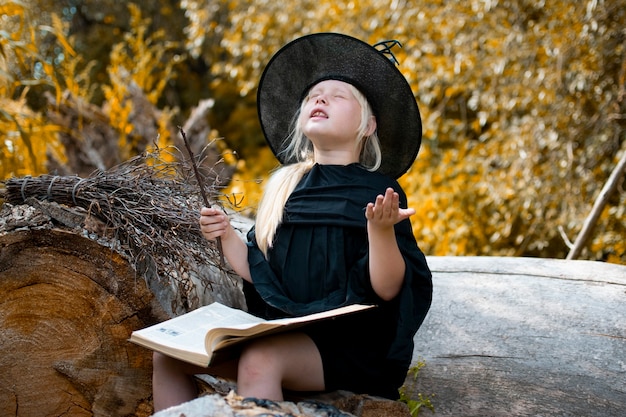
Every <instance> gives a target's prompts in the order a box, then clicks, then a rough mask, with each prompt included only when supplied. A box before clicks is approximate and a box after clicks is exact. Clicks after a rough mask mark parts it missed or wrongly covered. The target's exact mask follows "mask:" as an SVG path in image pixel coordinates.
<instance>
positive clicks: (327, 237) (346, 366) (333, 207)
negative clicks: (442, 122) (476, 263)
mask: <svg viewBox="0 0 626 417" xmlns="http://www.w3.org/2000/svg"><path fill="white" fill-rule="evenodd" d="M327 79H335V80H340V81H344V82H348V83H350V84H352V85H354V86H355V87H356V88H357V89H359V90H360V91H361V92H362V93H363V94H364V95H365V96H366V98H367V99H368V102H369V103H370V105H371V106H372V108H373V110H374V114H375V116H376V120H377V133H378V137H379V139H380V142H381V150H382V155H383V160H382V163H381V166H380V168H379V169H378V170H377V171H376V172H371V171H368V170H366V169H365V168H364V167H363V166H361V165H360V164H358V163H353V164H350V165H345V166H343V165H320V164H315V165H313V167H312V168H311V170H310V171H309V172H307V173H306V174H304V176H303V178H302V179H301V181H300V182H299V184H298V185H297V186H296V188H295V189H294V191H293V192H292V193H291V195H290V196H289V198H288V200H287V202H286V204H285V209H284V215H283V219H282V222H281V224H280V226H279V228H278V230H277V231H276V234H275V237H274V240H273V243H272V246H271V247H270V248H269V249H268V253H267V257H266V256H265V255H264V254H263V253H262V252H261V250H260V249H259V247H258V246H257V244H256V238H255V229H254V228H252V230H251V231H250V232H249V234H248V261H249V264H250V271H251V277H252V282H253V284H249V283H247V282H244V293H245V295H246V300H247V303H248V309H249V311H250V312H251V313H253V314H257V315H260V316H262V317H264V318H268V319H271V318H278V317H286V316H300V315H305V314H309V313H314V312H318V311H324V310H328V309H331V308H335V307H340V306H343V305H349V304H355V303H360V304H375V305H377V307H376V308H374V309H370V310H367V311H365V312H361V313H357V314H353V315H348V316H346V317H341V318H335V319H333V320H329V321H324V322H321V323H319V324H315V325H313V326H310V327H306V328H305V329H304V330H302V331H304V332H305V333H306V334H307V335H308V336H309V337H310V338H311V339H312V340H313V341H314V343H315V344H316V346H317V348H318V350H319V352H320V355H321V358H322V363H323V367H324V382H325V387H326V389H327V390H337V389H343V390H349V391H353V392H357V393H367V394H371V395H378V396H383V397H387V398H392V399H397V398H398V388H399V387H400V386H401V385H402V384H403V382H404V380H405V378H406V373H407V370H408V367H409V366H410V363H411V360H412V356H413V337H414V335H415V332H416V331H417V329H418V328H419V327H420V325H421V324H422V322H423V320H424V318H425V316H426V313H427V312H428V309H429V308H430V303H431V297H432V282H431V274H430V271H429V269H428V266H427V264H426V259H425V257H424V255H423V253H422V252H421V251H420V249H419V248H418V246H417V243H416V241H415V238H414V236H413V233H412V228H411V223H410V221H409V220H408V219H406V220H403V221H401V222H399V223H398V224H396V225H395V226H394V227H395V234H396V239H397V243H398V247H399V249H400V251H401V253H402V256H403V258H404V262H405V264H406V271H405V276H404V282H403V286H402V289H401V290H400V292H399V293H398V295H397V296H396V297H395V298H394V299H392V300H391V301H384V300H383V299H381V298H380V297H378V296H377V294H376V293H375V291H374V290H373V288H372V285H371V282H370V278H369V268H368V262H369V255H368V237H367V220H366V218H365V207H366V205H367V203H369V202H373V201H375V200H376V196H377V195H379V194H382V193H384V191H385V190H386V189H387V188H389V187H391V188H393V189H394V190H395V191H396V192H397V193H398V194H399V195H400V207H403V208H406V207H407V199H406V195H405V193H404V192H403V190H402V189H401V187H400V186H399V184H398V182H397V181H396V178H398V177H399V176H400V175H402V174H403V173H404V172H406V171H407V170H408V168H409V167H410V165H411V164H412V162H413V160H414V159H415V157H416V155H417V152H418V150H419V147H420V143H421V120H420V116H419V110H418V108H417V104H416V102H415V98H414V96H413V94H412V92H411V89H410V86H409V85H408V83H407V82H406V79H405V78H404V76H403V75H402V74H401V73H400V71H398V69H397V68H396V67H395V65H394V64H393V63H392V62H391V60H390V59H389V57H387V56H386V55H385V54H384V53H383V52H381V51H380V50H379V49H377V48H376V47H373V46H370V45H368V44H366V43H364V42H362V41H360V40H358V39H355V38H352V37H349V36H346V35H341V34H336V33H319V34H314V35H308V36H304V37H302V38H298V39H296V40H295V41H293V42H291V43H289V44H287V45H286V46H284V47H283V48H282V49H281V50H279V51H278V52H277V53H276V54H275V55H274V56H273V58H272V59H271V61H270V62H269V64H268V65H267V67H266V68H265V71H264V73H263V76H262V77H261V81H260V83H259V90H258V100H257V103H258V112H259V118H260V121H261V127H262V129H263V132H264V135H265V137H266V140H267V141H268V143H269V145H270V147H271V148H272V150H273V152H274V154H275V155H276V156H277V158H278V159H279V160H280V162H281V163H283V164H290V163H293V162H295V161H289V160H285V156H284V154H283V153H282V151H283V150H284V148H285V146H286V145H287V144H286V143H285V140H286V139H287V137H288V135H289V130H290V124H291V118H290V116H293V115H294V114H296V112H297V110H298V108H299V105H300V103H301V101H302V99H303V98H304V96H305V94H306V93H307V91H308V90H309V89H310V88H311V87H312V86H313V85H315V84H317V83H318V82H320V81H323V80H327Z"/></svg>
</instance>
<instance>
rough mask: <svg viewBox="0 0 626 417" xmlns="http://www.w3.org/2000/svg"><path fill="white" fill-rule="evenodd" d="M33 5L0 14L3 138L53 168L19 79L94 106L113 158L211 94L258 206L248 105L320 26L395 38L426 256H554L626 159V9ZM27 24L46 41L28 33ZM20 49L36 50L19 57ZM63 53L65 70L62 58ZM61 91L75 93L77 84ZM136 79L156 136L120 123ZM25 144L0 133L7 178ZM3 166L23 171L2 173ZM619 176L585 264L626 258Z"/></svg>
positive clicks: (406, 180)
mask: <svg viewBox="0 0 626 417" xmlns="http://www.w3.org/2000/svg"><path fill="white" fill-rule="evenodd" d="M29 3H32V4H36V5H37V7H38V8H39V10H45V11H46V13H39V14H38V15H37V16H38V19H37V20H35V19H32V18H31V19H25V18H15V16H16V15H17V16H25V12H24V10H26V9H25V8H24V7H22V6H19V4H22V3H18V2H11V1H10V2H9V3H8V4H9V6H8V7H7V6H2V7H5V8H4V9H2V14H5V15H6V16H9V18H4V22H9V23H10V24H11V25H13V26H14V27H15V28H18V29H19V28H21V30H17V31H15V30H13V31H10V32H6V33H7V34H4V32H2V34H0V42H2V44H1V45H2V48H3V51H4V53H3V55H2V58H3V59H4V61H2V62H4V64H3V65H5V66H4V67H2V68H3V70H4V72H3V73H0V78H1V79H0V81H1V82H3V83H4V87H3V88H4V90H3V91H2V95H1V97H2V98H1V99H2V100H6V101H4V102H3V104H2V105H0V109H2V111H3V113H2V115H3V117H2V118H0V122H2V123H13V125H11V126H12V127H11V126H8V125H7V126H8V127H7V128H6V129H3V130H2V132H9V133H8V134H10V135H13V136H12V137H14V136H16V135H17V136H20V135H23V134H22V133H21V132H22V131H24V132H27V133H28V132H35V130H34V129H35V127H28V129H23V128H22V129H21V130H20V128H17V127H16V125H15V123H16V121H17V120H18V119H19V118H18V117H16V116H15V115H17V114H20V115H24V116H26V117H25V119H28V123H26V121H22V122H20V123H21V124H20V126H31V125H32V126H41V129H45V130H46V131H48V132H49V133H48V134H49V137H50V139H49V140H48V139H46V141H45V142H44V143H47V144H48V145H47V146H48V147H51V149H52V151H53V150H54V149H57V155H56V158H57V159H62V158H61V157H60V156H59V155H58V154H59V151H58V149H59V148H58V146H57V148H55V147H54V146H52V145H50V144H54V143H58V133H57V132H58V131H59V129H60V127H59V126H61V125H54V124H53V123H49V121H50V119H49V117H48V112H47V111H46V110H45V109H42V107H41V106H40V107H37V106H36V105H35V104H36V103H40V102H41V101H38V100H35V99H32V100H30V103H29V100H27V98H28V96H29V94H30V95H32V88H33V86H32V85H31V84H33V82H26V83H25V81H27V80H29V79H32V80H37V83H42V82H43V81H45V82H44V84H46V86H47V87H46V88H47V89H48V90H50V91H52V92H53V93H55V94H56V96H57V98H58V97H63V96H62V94H61V93H62V92H64V91H68V90H69V91H74V92H73V93H72V94H73V97H76V98H80V99H82V100H85V101H86V102H88V103H90V104H93V105H97V106H100V107H101V108H102V109H103V110H104V111H105V113H104V114H105V115H106V116H107V117H109V122H110V123H109V124H110V125H111V127H112V128H113V129H114V132H115V134H116V137H117V140H118V142H117V145H118V146H117V148H116V149H119V152H118V154H117V155H118V157H119V158H124V157H126V156H128V155H131V154H132V153H134V152H138V151H140V150H141V149H142V147H144V146H148V144H149V143H150V140H151V139H152V138H151V136H153V135H154V134H155V132H159V133H160V134H161V135H162V136H163V137H164V138H168V137H172V134H171V132H170V131H168V129H167V128H165V125H166V124H167V122H168V121H169V122H170V125H175V124H176V123H180V120H183V119H184V117H185V116H186V115H188V114H189V112H190V111H191V109H192V108H193V107H194V106H195V105H196V104H197V102H198V101H199V100H200V99H204V98H212V99H214V100H215V101H214V106H213V108H212V111H211V113H210V115H209V121H210V124H211V126H212V127H214V128H215V129H216V133H215V135H216V136H221V137H223V138H224V140H223V141H222V142H220V144H221V145H220V146H222V150H226V149H231V150H234V151H236V152H237V154H238V156H239V159H238V161H237V164H238V165H237V166H238V168H239V169H238V171H237V173H236V174H235V176H234V177H233V179H232V181H231V190H232V191H236V192H240V193H242V194H243V195H244V196H245V203H244V204H246V205H248V206H250V207H252V208H253V207H254V205H255V204H256V201H257V200H258V195H259V193H260V189H261V185H260V184H259V181H258V180H260V179H263V178H264V177H265V175H266V174H267V171H268V170H270V169H271V168H273V167H274V166H275V165H276V161H275V159H274V158H273V157H272V156H271V153H270V152H269V150H268V148H267V147H266V146H265V144H264V141H263V137H262V135H261V133H260V129H259V126H258V122H257V119H256V103H255V97H256V84H257V82H258V79H259V76H260V74H261V71H262V69H263V67H264V65H265V63H266V62H267V61H268V60H269V58H270V57H271V55H272V54H273V53H274V52H275V51H276V50H278V49H279V48H280V47H281V46H282V45H283V44H285V43H286V42H288V41H290V40H292V39H294V38H296V37H298V36H301V35H303V34H307V33H312V32H318V31H338V32H343V33H347V34H350V35H353V36H356V37H358V38H361V39H363V40H365V41H367V42H369V43H372V44H373V43H376V42H379V41H381V40H387V39H397V40H398V41H400V42H401V43H402V45H403V48H402V49H397V50H394V53H395V55H396V57H397V59H398V61H399V69H400V70H401V71H402V72H403V73H404V74H405V76H406V77H407V79H408V80H409V82H410V84H411V86H412V87H413V91H414V92H415V94H416V98H417V101H418V104H419V106H420V110H421V112H422V119H423V124H424V141H423V147H422V150H421V152H420V155H419V156H418V159H417V161H416V163H415V164H414V166H413V168H412V170H411V171H410V172H408V173H407V174H406V175H405V176H404V177H403V178H402V179H401V183H402V184H403V186H404V187H405V189H406V190H407V193H408V194H409V200H410V204H411V205H412V206H413V207H415V208H416V209H417V214H416V215H415V216H414V218H413V224H414V228H415V234H416V237H417V239H418V241H419V242H420V245H421V246H422V248H423V249H424V250H425V252H426V253H428V254H431V255H444V254H450V255H506V256H513V255H515V256H542V257H560V258H562V257H565V255H566V254H567V252H568V244H569V242H571V241H573V240H574V238H575V237H576V235H577V233H578V232H579V230H580V228H581V225H582V223H583V221H584V219H585V217H586V215H587V214H588V212H589V210H590V208H591V206H592V204H593V202H594V199H595V198H596V197H597V195H598V193H599V191H600V189H601V188H602V186H603V185H604V183H605V181H606V180H607V178H608V177H609V174H610V173H611V170H612V169H613V168H614V167H615V165H616V163H617V161H618V159H619V158H620V156H621V154H623V153H624V152H626V149H625V147H626V144H625V143H624V142H626V138H625V134H624V132H625V129H624V126H625V124H626V121H625V120H626V119H625V116H624V114H626V111H625V110H626V104H625V101H624V97H625V96H626V91H625V87H624V86H625V84H626V83H625V81H626V54H625V51H624V49H625V47H626V34H625V33H624V30H623V28H624V27H626V7H624V6H625V5H626V4H625V3H624V0H617V1H612V2H608V1H597V0H588V1H587V0H586V1H582V2H581V1H574V0H558V1H553V2H532V1H527V0H500V1H497V0H489V1H485V0H470V1H466V2H446V1H443V0H439V1H415V2H409V1H403V0H394V1H391V2H390V1H382V0H366V1H361V2H358V3H357V2H353V1H345V0H338V1H332V2H331V1H315V2H314V1H311V0H300V1H296V2H275V1H271V0H255V1H241V0H232V1H228V2H214V1H210V0H184V1H181V2H176V1H169V0H159V1H155V2H147V3H146V2H144V3H141V4H140V3H137V6H131V7H130V8H129V7H128V6H129V5H128V4H126V3H120V2H114V1H105V0H98V1H96V0H91V1H89V0H66V1H62V2H50V1H46V0H39V1H35V0H31V1H30V2H29ZM11 8H12V9H11ZM16 10H19V12H17V13H16ZM103 10H104V12H103ZM53 12H55V13H56V15H58V16H60V17H59V18H55V17H53V16H54V15H53V14H52V13H53ZM11 13H12V14H11ZM37 25H44V27H46V28H52V29H53V30H48V31H45V30H41V31H31V30H30V29H27V28H33V27H37ZM8 33H11V35H8ZM18 33H19V34H20V35H19V37H18V38H16V36H18V35H16V34H18ZM33 33H34V34H35V35H36V36H35V37H31V34H33ZM42 34H46V36H43V37H42V36H41V35H42ZM52 34H54V35H52ZM2 36H4V38H2ZM15 39H19V42H26V43H30V44H31V45H33V46H32V48H30V49H23V48H21V47H20V46H19V45H21V44H19V45H18V44H17V43H16V42H18V41H16V40H15ZM42 42H44V44H46V45H50V46H49V47H48V48H46V49H44V52H46V54H45V56H41V55H42V52H41V51H42V49H41V48H37V47H36V46H37V45H40V44H41V43H42ZM26 51H29V52H28V53H26ZM34 51H38V52H37V53H38V54H39V55H36V54H35V53H34ZM62 51H63V53H62V56H63V57H64V58H65V59H63V60H59V59H58V58H59V57H60V56H61V54H60V53H61V52H62ZM71 51H74V52H75V54H74V55H72V53H71ZM18 53H21V54H22V56H27V55H28V56H29V57H30V58H29V60H24V59H22V60H21V61H20V60H19V59H18V60H17V61H16V62H20V63H21V64H24V63H28V62H30V64H27V65H26V67H20V66H19V65H16V64H15V63H13V64H12V65H10V66H7V64H6V63H7V62H9V61H11V60H12V59H13V58H10V57H11V56H13V54H18ZM29 54H30V55H29ZM69 57H73V58H72V59H69ZM55 59H56V60H55ZM78 61H80V64H79V63H78ZM44 63H45V65H44ZM70 63H72V64H71V65H70ZM24 68H26V69H28V71H30V72H28V71H26V70H25V69H24ZM36 69H38V71H39V72H37V71H36ZM53 69H54V71H53V72H54V74H52V72H50V71H52V70H53ZM16 71H18V72H16ZM46 71H48V72H46ZM5 73H6V74H9V75H11V76H10V77H7V76H5V75H2V74H5ZM16 74H32V76H22V75H16ZM35 75H37V77H38V78H36V77H35ZM78 75H80V77H77V76H78ZM55 77H56V78H55ZM72 79H74V80H77V81H78V84H79V85H80V88H75V89H74V90H72V86H73V85H74V86H76V83H74V84H72V82H71V81H70V80H72ZM83 79H84V83H82V84H81V80H83ZM8 80H12V81H11V82H8ZM55 80H56V81H55ZM132 85H135V86H137V89H138V91H141V92H142V93H143V95H144V96H145V97H146V98H147V100H148V102H149V103H150V104H152V105H153V106H154V108H155V109H157V110H158V111H155V112H154V116H153V117H152V118H151V120H153V121H154V122H153V127H152V128H151V129H137V126H138V124H137V122H136V121H133V120H132V116H131V113H132V111H131V109H130V108H129V107H128V106H131V108H133V109H137V107H136V105H135V106H134V107H133V105H130V104H129V102H128V100H129V98H128V95H127V93H128V91H129V90H128V89H129V88H130V86H132ZM29 88H30V90H29ZM81 89H82V90H81ZM29 91H30V92H29ZM7 103H9V104H10V106H9V105H8V104H7ZM18 105H20V106H21V107H17V106H18ZM17 108H19V109H21V110H19V111H18V110H16V109H17ZM7 109H9V110H7ZM11 109H12V110H11ZM7 114H8V115H9V116H10V117H7V116H6V115H7ZM134 114H136V113H134ZM35 120H40V121H39V122H38V123H39V124H38V125H37V124H36V123H35ZM29 123H30V124H29ZM33 123H35V124H33ZM29 129H30V130H29ZM30 134H31V136H32V135H34V133H30ZM23 136H24V137H27V135H23ZM32 137H37V138H38V139H37V140H36V141H32V140H31V142H30V143H31V145H28V144H27V143H29V142H28V141H26V142H23V140H22V142H23V143H22V142H20V140H16V139H12V140H9V141H8V142H7V140H6V138H3V139H5V140H4V141H3V143H4V145H3V144H0V146H4V147H5V148H3V152H4V156H3V158H4V159H3V160H2V163H3V175H4V176H6V175H7V174H8V173H11V174H12V175H23V174H26V173H32V174H36V173H37V172H41V170H42V169H43V168H39V170H35V169H33V167H31V166H27V165H26V164H25V163H23V159H24V158H25V156H26V155H28V152H30V151H29V149H30V148H32V152H30V153H33V154H36V153H37V152H42V151H36V147H37V146H40V147H41V146H43V145H42V141H41V140H40V138H43V136H40V135H36V136H32ZM55 140H56V141H57V142H55ZM7 143H10V144H11V145H10V147H11V148H12V149H9V147H8V146H7V145H6V144H7ZM24 144H26V145H24ZM18 148H19V149H18ZM43 148H45V146H44V147H43ZM49 152H51V150H49ZM51 155H53V156H54V153H52V154H51ZM11 158H13V159H11ZM37 160H38V161H42V159H41V158H37ZM5 161H12V162H11V163H12V164H13V165H14V166H15V167H19V169H12V170H5V169H4V167H5ZM20 161H22V162H20ZM42 163H43V162H42ZM62 164H63V161H62V160H61V162H60V163H59V165H62ZM6 166H8V162H7V165H6ZM41 166H43V165H41ZM621 178H622V185H621V186H619V187H618V188H617V190H618V191H617V192H616V193H615V194H614V195H613V196H612V197H611V198H610V200H609V202H608V204H607V206H606V208H605V209H604V211H603V212H602V215H601V216H600V218H599V221H598V224H597V225H596V228H595V233H594V234H593V240H592V241H591V242H590V243H589V244H588V245H587V246H586V249H585V251H584V252H583V256H584V257H586V258H588V259H597V260H608V261H611V262H619V263H626V243H625V242H626V239H624V236H626V208H625V207H626V193H625V192H624V186H623V175H622V176H621Z"/></svg>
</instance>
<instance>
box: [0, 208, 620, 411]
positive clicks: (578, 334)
mask: <svg viewBox="0 0 626 417" xmlns="http://www.w3.org/2000/svg"><path fill="white" fill-rule="evenodd" d="M42 203H44V206H45V204H51V203H45V202H40V204H42ZM20 207H23V208H24V210H29V211H30V212H31V214H30V217H28V219H27V220H25V221H24V222H23V223H20V222H19V219H13V220H12V223H11V224H10V225H8V223H10V222H7V223H6V224H5V227H4V228H5V229H10V231H9V232H5V233H4V234H2V233H0V349H1V351H2V352H3V355H1V356H0V415H16V416H17V415H19V416H40V415H62V414H64V413H65V414H71V415H77V416H81V415H84V416H92V415H93V416H125V415H137V416H145V415H150V413H151V412H152V407H151V399H150V395H151V393H150V379H151V378H150V372H151V362H150V358H151V352H149V351H147V350H145V349H142V348H139V347H136V346H134V345H132V344H130V343H128V342H127V338H128V336H129V335H130V332H131V331H132V330H135V329H138V328H142V327H145V326H147V325H149V324H152V323H155V322H157V321H160V320H163V319H164V318H165V317H167V316H169V315H170V314H171V313H168V312H166V310H167V309H166V308H164V307H167V305H168V302H170V301H171V300H167V294H168V293H167V292H166V291H161V290H160V291H155V290H153V289H151V288H150V287H149V286H147V285H146V282H145V281H144V279H143V278H142V277H140V276H138V275H137V273H136V270H135V269H134V268H133V267H132V266H131V263H129V262H128V258H125V257H124V256H123V255H121V254H119V253H118V252H116V250H114V249H113V247H112V246H107V245H105V244H103V243H102V242H101V241H99V240H94V239H93V238H90V237H86V235H85V233H86V231H85V230H84V229H80V228H75V229H73V230H62V229H61V228H59V224H58V222H59V221H60V220H59V219H61V218H62V217H63V216H59V215H57V216H56V218H54V217H53V218H51V217H50V216H49V214H50V213H51V211H52V207H47V208H46V207H42V209H44V210H43V211H42V210H40V209H35V208H33V207H30V206H20ZM57 208H58V207H57ZM46 210H47V212H46ZM46 213H48V214H46ZM74 214H77V213H74ZM78 214H79V215H78V220H72V219H69V218H65V219H63V222H65V223H67V224H74V223H73V222H76V221H78V223H77V224H82V223H84V221H86V218H85V217H84V216H85V214H84V213H82V214H80V213H78ZM80 216H83V218H82V219H83V220H80ZM0 220H2V219H0ZM0 223H2V222H0ZM7 225H8V226H7ZM1 226H2V224H0V229H2V227H1ZM66 226H67V225H66ZM243 229H245V226H244V227H243ZM428 262H429V265H430V266H431V269H432V271H433V281H434V289H435V291H434V300H433V306H432V309H431V311H430V313H429V315H428V316H427V318H426V321H425V323H424V325H423V326H422V328H421V329H420V331H419V332H418V333H417V336H416V339H415V341H416V345H415V352H414V360H415V361H416V362H417V361H423V362H424V363H425V364H426V366H425V367H423V368H422V369H421V370H420V371H419V374H418V376H417V379H415V380H414V379H413V377H412V376H409V377H407V380H406V396H407V397H408V398H413V399H418V398H419V396H420V394H421V395H422V396H423V397H425V398H428V399H430V400H431V401H432V403H433V405H434V408H435V412H434V415H435V416H511V415H515V416H536V415H542V416H545V417H551V416H569V415H572V416H573V415H576V416H578V415H581V416H583V415H584V416H597V417H600V416H602V417H617V416H620V417H621V416H622V415H624V413H625V411H626V406H625V404H626V388H625V386H624V384H623V381H624V380H625V379H626V365H625V364H626V326H625V325H624V323H626V311H625V310H624V305H625V301H626V267H625V266H620V265H610V264H604V263H598V262H590V261H566V260H550V259H531V258H496V257H483V258H475V257H429V258H428ZM217 293H219V291H217ZM164 298H165V299H166V301H165V302H163V299H164ZM202 302H206V300H203V301H202ZM422 413H423V414H426V415H430V414H431V413H430V411H429V410H426V409H424V411H423V412H422ZM423 414H421V415H423ZM192 416H193V414H188V417H192Z"/></svg>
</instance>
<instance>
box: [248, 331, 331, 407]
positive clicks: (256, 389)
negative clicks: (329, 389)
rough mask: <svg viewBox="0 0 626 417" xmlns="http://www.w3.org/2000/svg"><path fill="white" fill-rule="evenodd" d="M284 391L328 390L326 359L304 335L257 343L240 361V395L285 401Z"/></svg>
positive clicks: (250, 347) (269, 339)
mask: <svg viewBox="0 0 626 417" xmlns="http://www.w3.org/2000/svg"><path fill="white" fill-rule="evenodd" d="M283 388H287V389H290V390H294V391H322V390H324V369H323V367H322V358H321V356H320V353H319V351H318V350H317V346H316V345H315V343H314V342H313V340H311V338H310V337H308V336H307V335H305V334H304V333H283V334H279V335H276V336H269V337H264V338H262V339H258V340H255V341H253V342H252V343H250V345H248V346H247V347H246V348H245V349H244V350H243V352H242V353H241V356H240V358H239V368H238V381H237V392H238V394H239V395H242V396H244V397H255V398H265V399H268V400H275V401H282V400H283V391H282V389H283Z"/></svg>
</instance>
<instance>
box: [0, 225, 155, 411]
mask: <svg viewBox="0 0 626 417" xmlns="http://www.w3.org/2000/svg"><path fill="white" fill-rule="evenodd" d="M166 318H167V315H166V314H165V312H164V311H163V309H162V308H161V306H160V304H159V302H158V301H157V300H156V299H155V297H154V295H153V294H152V292H151V291H150V290H149V289H148V288H147V286H146V284H145V282H144V280H143V279H142V278H141V277H139V276H137V275H136V273H135V271H134V270H133V269H132V268H131V267H130V265H129V263H128V262H127V260H126V259H124V258H123V257H122V256H120V255H119V254H117V253H116V252H114V251H113V250H111V249H109V248H107V247H104V246H101V245H99V244H98V243H97V242H95V241H92V240H90V239H88V238H85V237H83V236H82V235H80V234H77V233H73V232H68V231H63V230H22V231H16V232H12V233H8V234H5V235H2V236H0V335H1V337H0V351H1V352H2V355H0V415H3V416H42V415H72V416H131V415H133V416H147V415H150V413H151V411H152V405H151V386H150V381H151V371H152V365H151V358H152V353H151V352H150V351H148V350H146V349H143V348H141V347H138V346H135V345H133V344H131V343H129V342H128V341H127V339H128V337H129V336H130V333H131V332H132V331H133V330H135V329H138V328H142V327H145V326H147V325H150V324H154V323H156V322H159V321H161V320H164V319H166Z"/></svg>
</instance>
